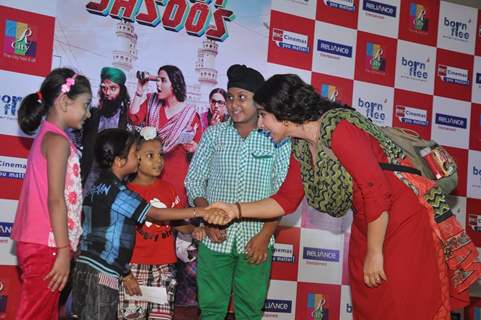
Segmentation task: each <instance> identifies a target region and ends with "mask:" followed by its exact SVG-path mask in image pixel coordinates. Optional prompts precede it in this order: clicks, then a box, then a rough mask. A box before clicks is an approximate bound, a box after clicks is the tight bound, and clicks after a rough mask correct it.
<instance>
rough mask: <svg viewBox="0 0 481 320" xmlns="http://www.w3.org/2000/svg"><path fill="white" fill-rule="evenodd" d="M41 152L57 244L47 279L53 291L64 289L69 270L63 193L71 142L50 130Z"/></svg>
mask: <svg viewBox="0 0 481 320" xmlns="http://www.w3.org/2000/svg"><path fill="white" fill-rule="evenodd" d="M42 153H43V155H44V156H45V158H46V160H47V179H48V211H49V213H50V223H51V225H52V231H53V234H54V237H55V242H56V245H57V257H56V259H55V263H54V265H53V267H52V270H51V271H50V272H49V273H48V274H47V276H46V277H45V279H46V280H49V284H48V287H49V288H50V289H51V290H52V291H55V290H59V291H62V289H63V288H64V287H65V284H66V283H67V279H68V275H69V272H70V244H69V240H68V231H67V230H68V229H67V206H66V204H65V196H64V191H65V172H66V169H67V159H68V156H69V153H70V150H69V143H68V141H67V140H66V139H65V138H64V137H62V136H59V135H56V134H50V133H47V134H46V135H45V137H44V139H43V141H42ZM33 223H34V222H33Z"/></svg>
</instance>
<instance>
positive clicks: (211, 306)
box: [197, 244, 272, 320]
mask: <svg viewBox="0 0 481 320" xmlns="http://www.w3.org/2000/svg"><path fill="white" fill-rule="evenodd" d="M233 251H235V246H234V248H233ZM271 262H272V249H269V250H268V257H267V260H266V261H265V262H263V263H260V264H251V263H249V261H248V260H247V257H246V255H245V254H238V253H237V252H233V253H230V254H225V253H219V252H215V251H212V250H210V249H209V248H207V247H206V246H205V245H203V244H200V246H199V255H198V257H197V289H198V297H199V306H200V310H201V319H202V320H224V318H225V316H226V314H227V307H228V304H229V300H230V295H231V292H232V291H233V294H234V308H235V317H236V320H258V319H259V320H260V319H261V318H262V314H263V312H262V308H263V307H264V301H265V299H266V296H267V287H268V283H269V277H270V271H271Z"/></svg>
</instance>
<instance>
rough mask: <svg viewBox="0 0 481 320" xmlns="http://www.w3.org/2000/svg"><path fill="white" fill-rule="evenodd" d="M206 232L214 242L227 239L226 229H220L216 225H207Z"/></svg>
mask: <svg viewBox="0 0 481 320" xmlns="http://www.w3.org/2000/svg"><path fill="white" fill-rule="evenodd" d="M205 233H206V235H207V236H208V237H209V239H210V241H212V242H213V243H222V242H224V241H225V240H226V239H227V232H226V231H225V229H222V230H221V229H219V228H217V227H214V226H205Z"/></svg>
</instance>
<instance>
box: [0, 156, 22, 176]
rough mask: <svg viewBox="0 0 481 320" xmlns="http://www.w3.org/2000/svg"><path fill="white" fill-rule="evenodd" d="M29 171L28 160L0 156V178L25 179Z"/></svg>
mask: <svg viewBox="0 0 481 320" xmlns="http://www.w3.org/2000/svg"><path fill="white" fill-rule="evenodd" d="M26 170H27V159H24V158H15V157H6V156H0V178H10V179H23V178H24V176H25V171H26Z"/></svg>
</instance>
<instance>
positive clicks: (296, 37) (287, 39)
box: [272, 29, 310, 53]
mask: <svg viewBox="0 0 481 320" xmlns="http://www.w3.org/2000/svg"><path fill="white" fill-rule="evenodd" d="M272 41H274V43H275V44H276V46H277V47H279V48H283V49H288V50H293V51H297V52H304V53H309V51H310V49H309V37H308V36H307V35H304V34H300V33H295V32H291V31H286V30H282V29H273V30H272Z"/></svg>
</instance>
